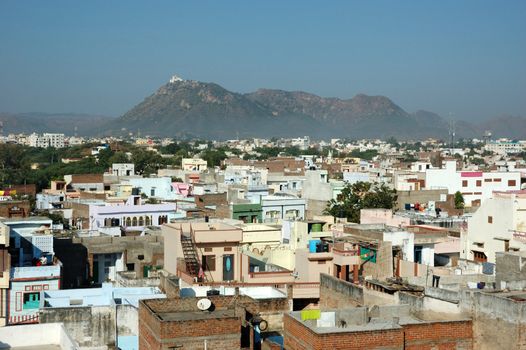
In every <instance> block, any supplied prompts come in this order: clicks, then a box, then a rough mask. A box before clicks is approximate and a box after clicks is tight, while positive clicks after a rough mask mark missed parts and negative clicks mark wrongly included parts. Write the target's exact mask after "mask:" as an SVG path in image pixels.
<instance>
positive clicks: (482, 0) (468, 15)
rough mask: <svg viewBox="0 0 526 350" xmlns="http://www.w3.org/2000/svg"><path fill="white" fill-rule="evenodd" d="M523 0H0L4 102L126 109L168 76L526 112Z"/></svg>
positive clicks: (440, 109)
mask: <svg viewBox="0 0 526 350" xmlns="http://www.w3.org/2000/svg"><path fill="white" fill-rule="evenodd" d="M525 18H526V1H524V0H517V1H512V0H508V1H498V0H494V1H487V0H462V1H458V0H441V1H432V0H414V1H409V0H406V1H392V0H371V1H363V0H362V1H351V0H347V1H309V0H303V1H293V0H291V1H282V0H265V1H246V0H244V1H226V0H225V1H198V0H193V1H160V0H159V1H131V0H126V1H124V0H123V1H107V0H102V1H71V0H70V1H19V0H14V1H11V0H3V1H0V112H11V113H17V112H48V113H67V112H75V113H90V114H102V115H109V116H119V115H122V114H123V113H125V112H126V111H127V110H129V109H130V108H132V107H133V106H134V105H135V104H137V103H139V102H141V101H142V100H143V99H144V98H145V97H146V96H148V95H150V94H152V93H154V92H155V90H156V89H157V88H158V87H160V86H161V85H162V84H164V83H166V82H167V81H168V80H169V79H170V77H171V76H172V75H174V74H177V75H179V76H181V77H183V78H185V79H192V80H200V81H206V82H215V83H218V84H220V85H222V86H223V87H225V88H227V89H229V90H232V91H236V92H251V91H254V90H256V89H258V88H277V89H283V90H302V91H307V92H311V93H315V94H317V95H320V96H324V97H339V98H351V97H353V96H354V95H356V94H358V93H365V94H368V95H384V96H387V97H389V98H391V99H392V100H393V101H394V102H395V103H397V104H398V105H400V106H401V107H402V108H404V109H405V110H407V111H408V112H414V111H416V110H419V109H424V110H429V111H433V112H436V113H439V114H441V115H442V116H445V117H448V116H450V115H451V117H452V118H454V119H465V120H472V121H475V120H483V119H487V118H490V117H494V116H497V115H501V114H511V115H520V116H526V20H525Z"/></svg>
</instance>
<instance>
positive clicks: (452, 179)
mask: <svg viewBox="0 0 526 350" xmlns="http://www.w3.org/2000/svg"><path fill="white" fill-rule="evenodd" d="M441 188H447V190H448V193H449V194H455V193H456V192H460V193H462V196H463V197H464V202H465V205H466V206H467V207H470V206H473V205H480V203H481V202H482V201H484V200H486V199H488V198H490V197H491V195H492V193H493V191H517V190H520V189H521V173H520V172H518V171H517V172H483V171H457V169H456V161H447V162H446V164H445V167H444V168H442V169H427V170H426V189H431V190H432V189H441Z"/></svg>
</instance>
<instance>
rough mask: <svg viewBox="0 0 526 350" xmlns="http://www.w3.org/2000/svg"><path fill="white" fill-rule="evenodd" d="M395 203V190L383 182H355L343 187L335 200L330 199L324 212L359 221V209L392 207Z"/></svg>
mask: <svg viewBox="0 0 526 350" xmlns="http://www.w3.org/2000/svg"><path fill="white" fill-rule="evenodd" d="M395 203H396V190H394V189H390V188H389V187H387V186H386V185H385V184H383V183H382V184H380V183H371V182H362V181H360V182H356V183H354V184H348V185H346V186H345V187H344V189H343V190H342V192H341V194H340V195H339V196H338V199H337V200H334V199H332V200H330V201H329V203H328V204H327V208H326V209H325V213H326V214H328V215H332V216H335V217H339V218H347V220H349V221H351V222H360V210H361V209H372V208H384V209H392V208H393V207H394V206H395Z"/></svg>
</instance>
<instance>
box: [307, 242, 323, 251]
mask: <svg viewBox="0 0 526 350" xmlns="http://www.w3.org/2000/svg"><path fill="white" fill-rule="evenodd" d="M320 242H321V241H320V240H319V239H311V240H309V253H316V246H317V245H318V244H319V243H320Z"/></svg>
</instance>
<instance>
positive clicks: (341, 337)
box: [284, 315, 404, 350]
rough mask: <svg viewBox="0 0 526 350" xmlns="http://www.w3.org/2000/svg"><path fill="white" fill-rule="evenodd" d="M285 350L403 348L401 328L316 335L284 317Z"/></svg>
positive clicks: (295, 321)
mask: <svg viewBox="0 0 526 350" xmlns="http://www.w3.org/2000/svg"><path fill="white" fill-rule="evenodd" d="M284 323H285V332H284V335H285V349H287V350H300V349H309V350H327V349H331V350H333V349H334V350H344V349H345V350H358V349H382V350H401V349H403V348H404V334H403V331H402V328H398V329H389V330H382V331H378V332H373V331H368V332H352V333H350V332H347V333H346V332H342V333H326V334H316V333H314V332H313V331H312V330H310V329H309V328H307V327H305V326H303V325H302V324H301V323H300V322H299V321H297V320H296V319H294V318H293V317H291V316H289V315H285V316H284Z"/></svg>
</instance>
